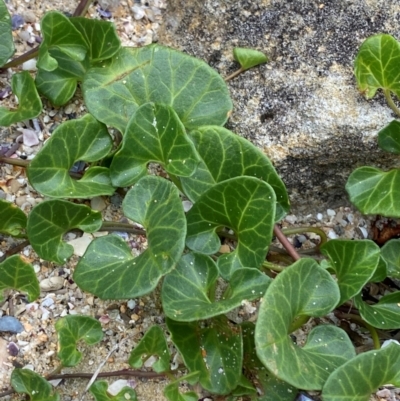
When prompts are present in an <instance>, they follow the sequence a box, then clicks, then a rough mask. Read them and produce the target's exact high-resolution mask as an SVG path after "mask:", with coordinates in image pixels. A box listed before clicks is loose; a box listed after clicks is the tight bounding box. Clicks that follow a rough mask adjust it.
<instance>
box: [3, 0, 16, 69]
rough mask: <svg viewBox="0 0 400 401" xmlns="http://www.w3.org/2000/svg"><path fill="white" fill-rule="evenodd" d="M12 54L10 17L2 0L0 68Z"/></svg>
mask: <svg viewBox="0 0 400 401" xmlns="http://www.w3.org/2000/svg"><path fill="white" fill-rule="evenodd" d="M13 54H14V43H13V37H12V32H11V17H10V14H9V13H8V9H7V7H6V5H5V3H4V1H3V0H0V67H2V66H3V65H4V64H5V63H7V61H8V59H9V58H10V57H11V56H12V55H13Z"/></svg>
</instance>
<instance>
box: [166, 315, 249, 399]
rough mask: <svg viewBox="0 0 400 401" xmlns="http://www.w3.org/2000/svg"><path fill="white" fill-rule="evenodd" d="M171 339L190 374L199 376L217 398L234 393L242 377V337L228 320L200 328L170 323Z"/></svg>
mask: <svg viewBox="0 0 400 401" xmlns="http://www.w3.org/2000/svg"><path fill="white" fill-rule="evenodd" d="M166 323H167V327H168V330H169V331H170V333H171V338H172V341H173V343H174V344H175V346H176V347H177V349H178V351H179V352H180V354H181V356H182V358H183V360H184V362H185V365H186V366H187V367H188V369H189V371H190V372H197V371H198V372H199V382H200V385H201V386H202V387H203V388H204V389H206V390H208V391H210V392H212V393H216V394H227V393H229V392H230V391H232V390H233V389H234V388H235V387H236V385H237V383H238V381H239V379H240V376H241V373H242V372H241V370H242V355H243V346H242V333H241V330H240V328H238V327H232V328H231V327H230V326H229V322H228V320H227V318H226V317H225V316H219V317H217V318H213V319H211V320H210V321H208V323H207V324H201V325H199V322H193V323H184V322H176V321H174V320H172V319H168V318H167V320H166Z"/></svg>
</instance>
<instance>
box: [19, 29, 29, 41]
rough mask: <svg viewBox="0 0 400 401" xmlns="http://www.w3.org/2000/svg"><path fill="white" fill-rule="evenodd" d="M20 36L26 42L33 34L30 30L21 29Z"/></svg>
mask: <svg viewBox="0 0 400 401" xmlns="http://www.w3.org/2000/svg"><path fill="white" fill-rule="evenodd" d="M18 36H19V37H20V38H21V40H23V41H24V42H28V41H29V39H30V38H31V34H30V33H29V32H28V31H20V32H18Z"/></svg>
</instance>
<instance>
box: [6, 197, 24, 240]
mask: <svg viewBox="0 0 400 401" xmlns="http://www.w3.org/2000/svg"><path fill="white" fill-rule="evenodd" d="M25 227H26V215H25V213H24V212H23V211H22V210H21V209H20V208H18V207H17V206H16V205H14V204H13V203H10V202H7V201H5V200H3V199H0V233H1V234H5V235H12V236H19V235H21V234H22V233H23V231H25Z"/></svg>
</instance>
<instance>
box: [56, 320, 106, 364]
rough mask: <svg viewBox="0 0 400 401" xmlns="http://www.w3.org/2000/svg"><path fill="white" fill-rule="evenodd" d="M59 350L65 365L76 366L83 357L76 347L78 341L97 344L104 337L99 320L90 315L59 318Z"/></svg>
mask: <svg viewBox="0 0 400 401" xmlns="http://www.w3.org/2000/svg"><path fill="white" fill-rule="evenodd" d="M55 327H56V330H57V333H58V341H59V352H58V354H57V355H58V357H59V358H60V360H61V363H62V365H63V366H75V365H77V364H78V363H79V361H80V360H81V358H82V353H81V352H79V351H78V350H77V349H76V344H77V343H78V341H80V340H83V341H85V343H86V344H88V345H93V344H97V343H98V342H100V341H101V340H102V338H103V331H102V329H101V324H100V322H99V321H98V320H96V319H93V318H92V317H89V316H79V315H67V316H64V317H62V318H61V319H58V320H57V323H56V326H55Z"/></svg>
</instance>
